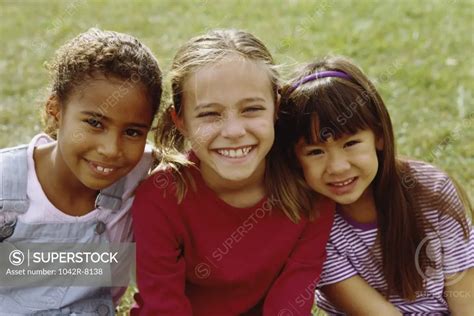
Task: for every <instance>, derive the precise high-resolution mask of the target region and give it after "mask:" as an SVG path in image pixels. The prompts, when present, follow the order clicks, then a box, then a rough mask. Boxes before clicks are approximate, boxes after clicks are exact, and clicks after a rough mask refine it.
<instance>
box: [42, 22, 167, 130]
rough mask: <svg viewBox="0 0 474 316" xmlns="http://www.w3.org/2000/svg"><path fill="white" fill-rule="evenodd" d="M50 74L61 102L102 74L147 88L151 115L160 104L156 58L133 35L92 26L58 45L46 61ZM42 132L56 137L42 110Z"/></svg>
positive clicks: (49, 121)
mask: <svg viewBox="0 0 474 316" xmlns="http://www.w3.org/2000/svg"><path fill="white" fill-rule="evenodd" d="M48 69H49V70H50V74H51V77H52V87H51V96H55V97H57V98H58V101H59V103H60V104H61V106H64V104H66V102H67V99H68V97H69V96H70V95H71V93H72V92H73V91H74V89H75V88H77V87H78V86H80V85H82V84H84V82H85V81H87V80H89V79H91V78H94V76H98V75H103V76H106V77H114V78H118V79H121V80H130V83H133V84H137V83H140V84H142V85H143V87H144V88H145V90H146V93H147V96H148V98H149V100H150V104H151V106H152V108H153V115H155V114H156V111H157V110H158V108H159V106H160V100H161V94H162V87H161V81H162V75H161V70H160V67H159V65H158V62H157V60H156V58H155V57H154V56H153V54H152V52H151V51H150V49H149V48H148V47H146V46H145V45H143V44H142V43H140V41H139V40H138V39H136V38H135V37H133V36H131V35H128V34H123V33H117V32H112V31H102V30H99V29H97V28H91V29H89V30H88V31H87V32H84V33H81V34H79V35H78V36H76V37H75V38H73V39H71V40H70V41H68V42H67V43H66V44H64V45H63V46H61V47H60V48H59V49H58V50H57V51H56V55H55V58H54V59H53V61H52V62H51V63H50V64H48ZM43 120H44V122H45V132H46V133H47V134H49V135H50V136H51V137H53V138H56V132H57V124H56V121H55V120H53V119H50V115H49V114H48V113H47V109H46V107H45V111H44V114H43Z"/></svg>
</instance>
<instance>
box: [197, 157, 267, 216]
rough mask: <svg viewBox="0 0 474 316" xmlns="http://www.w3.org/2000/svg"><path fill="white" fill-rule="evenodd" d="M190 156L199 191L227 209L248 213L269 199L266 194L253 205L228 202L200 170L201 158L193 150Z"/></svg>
mask: <svg viewBox="0 0 474 316" xmlns="http://www.w3.org/2000/svg"><path fill="white" fill-rule="evenodd" d="M188 158H189V160H190V161H191V162H192V163H193V165H191V166H190V167H188V168H189V169H190V171H191V175H192V177H193V179H194V180H195V181H196V187H197V188H198V191H199V189H201V190H203V191H204V193H205V194H206V196H208V197H209V198H211V199H212V200H213V201H214V202H215V203H217V204H219V206H221V207H223V208H226V209H230V210H234V211H238V212H240V213H246V212H253V211H254V210H255V209H256V208H258V207H260V206H262V205H263V204H264V203H265V201H267V199H268V196H267V194H265V195H264V196H263V197H262V198H261V199H260V200H259V201H258V202H257V203H255V204H254V205H252V206H248V207H236V206H233V205H230V204H228V203H227V202H226V201H224V200H222V199H221V198H219V196H218V195H217V193H216V192H215V191H214V190H212V189H211V188H210V187H209V186H208V185H207V184H206V182H205V181H204V179H203V177H202V174H201V171H200V170H199V164H200V160H199V158H198V157H197V156H196V155H195V154H194V153H193V152H192V151H191V152H190V153H189V155H188Z"/></svg>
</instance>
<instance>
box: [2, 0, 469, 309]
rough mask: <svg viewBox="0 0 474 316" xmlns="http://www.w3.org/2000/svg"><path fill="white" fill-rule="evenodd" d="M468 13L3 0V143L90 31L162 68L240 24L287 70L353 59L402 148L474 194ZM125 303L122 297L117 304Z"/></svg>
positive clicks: (405, 7)
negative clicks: (51, 73)
mask: <svg viewBox="0 0 474 316" xmlns="http://www.w3.org/2000/svg"><path fill="white" fill-rule="evenodd" d="M473 15H474V2H473V1H472V0H426V1H409V0H401V1H375V0H374V1H372V0H362V1H361V0H359V1H355V0H354V1H352V0H342V1H336V0H320V1H297V0H287V1H270V0H262V1H219V2H217V1H205V0H204V1H202V0H194V1H192V0H191V1H172V0H163V1H151V0H137V1H123V0H121V1H113V0H109V1H107V0H104V1H87V0H69V1H67V0H66V1H39V0H36V1H34V0H23V1H19V0H0V38H1V40H2V44H3V45H2V49H0V147H2V148H3V147H7V146H12V145H15V144H19V143H25V142H28V141H29V140H30V138H31V137H32V136H33V135H34V134H35V133H37V132H39V131H40V130H41V124H40V120H39V109H40V107H41V105H42V104H43V102H44V100H45V99H46V97H47V96H48V74H47V72H46V70H45V69H44V67H43V65H44V63H45V61H48V60H50V59H51V57H52V56H53V52H54V50H55V49H56V48H58V47H59V46H60V45H62V44H63V43H64V42H65V41H66V40H68V39H70V38H71V37H73V36H75V35H76V34H78V33H80V32H83V31H85V30H87V29H88V28H90V27H92V26H97V27H100V28H103V29H109V30H115V31H120V32H126V33H130V34H132V35H135V36H137V37H138V38H140V39H141V40H142V41H143V42H144V43H145V44H147V45H148V46H150V47H151V49H152V51H153V52H154V53H155V55H156V56H157V58H158V60H159V61H160V65H161V67H162V69H163V70H164V71H165V73H166V71H167V70H168V67H169V64H170V61H171V59H172V57H173V54H174V52H175V51H176V50H177V49H178V47H179V46H180V45H181V44H183V43H184V42H185V41H186V40H188V39H189V38H190V37H192V36H195V35H197V34H200V33H203V32H206V31H207V30H209V29H212V28H230V27H232V28H241V29H245V30H247V31H250V32H252V33H253V34H255V35H257V36H258V37H259V38H261V39H262V40H263V41H264V43H266V44H267V46H268V48H269V49H270V51H271V52H272V53H273V54H274V56H275V58H276V60H277V62H279V63H282V64H284V65H285V66H286V67H284V68H283V69H291V67H293V66H296V65H298V64H299V63H302V62H305V61H309V60H312V59H314V58H316V57H322V56H324V55H326V54H342V55H346V56H349V57H350V58H352V59H353V60H354V61H355V62H356V63H357V64H359V65H360V66H361V67H362V68H363V69H364V70H365V72H366V73H367V74H368V76H369V77H370V78H371V79H372V80H373V81H374V82H375V85H376V87H377V88H378V90H379V91H380V93H381V95H382V97H383V98H384V100H385V102H386V105H387V107H388V108H389V111H390V114H391V117H392V120H393V123H394V129H395V134H396V139H397V146H398V152H399V154H401V155H404V156H410V157H413V158H417V159H422V160H426V161H430V162H432V163H434V164H436V165H437V166H439V167H441V168H442V169H444V170H446V171H448V172H449V173H450V174H451V175H452V176H453V177H454V178H456V179H457V180H458V181H459V182H460V183H461V184H462V185H463V186H464V188H465V189H466V190H467V192H468V195H469V196H470V198H471V200H472V197H473V193H474V190H473V184H474V177H473V173H474V172H473V169H474V168H473V167H474V154H473V153H474V143H473V140H474V129H473V117H474V106H473V85H474V80H473V78H474V67H473V66H474V60H473V57H472V56H473V55H472V52H473V51H474V50H473V48H474V37H473V31H474V19H473ZM129 302H130V294H129V295H127V296H126V297H125V303H124V304H123V306H122V307H123V308H122V309H123V310H126V309H127V305H128V304H129Z"/></svg>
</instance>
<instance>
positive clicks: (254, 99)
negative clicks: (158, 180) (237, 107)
mask: <svg viewBox="0 0 474 316" xmlns="http://www.w3.org/2000/svg"><path fill="white" fill-rule="evenodd" d="M256 101H260V102H265V101H266V100H265V99H264V98H261V97H255V98H245V99H242V100H240V101H239V102H237V104H242V103H248V102H256ZM215 105H218V106H219V105H221V104H220V103H216V102H210V103H201V104H198V105H197V106H196V107H195V108H194V111H195V112H196V111H199V110H202V109H206V108H210V107H212V106H215Z"/></svg>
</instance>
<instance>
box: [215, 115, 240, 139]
mask: <svg viewBox="0 0 474 316" xmlns="http://www.w3.org/2000/svg"><path fill="white" fill-rule="evenodd" d="M222 124H223V126H222V130H221V135H222V136H223V137H225V138H239V137H242V136H244V135H245V133H246V131H245V123H244V122H243V120H242V119H241V118H239V117H235V116H230V117H228V118H227V119H226V120H223V121H222Z"/></svg>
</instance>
